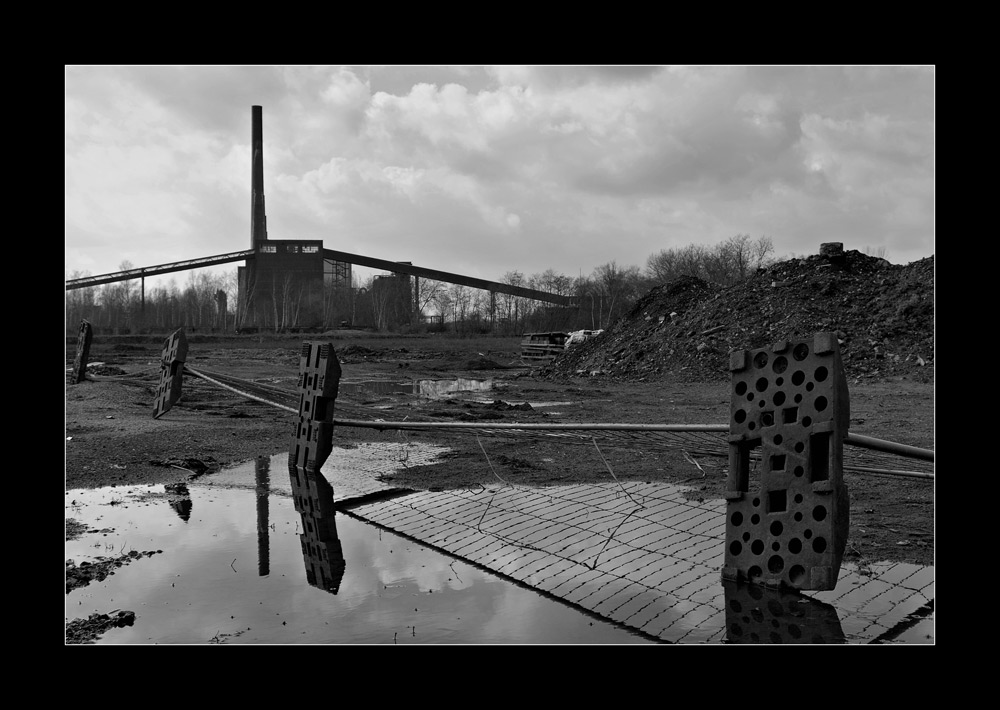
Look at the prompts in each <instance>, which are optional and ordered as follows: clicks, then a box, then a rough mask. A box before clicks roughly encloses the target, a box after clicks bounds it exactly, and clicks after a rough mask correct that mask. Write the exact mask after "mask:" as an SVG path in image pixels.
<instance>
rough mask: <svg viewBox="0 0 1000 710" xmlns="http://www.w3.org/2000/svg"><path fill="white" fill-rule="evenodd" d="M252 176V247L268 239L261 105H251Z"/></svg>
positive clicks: (254, 247)
mask: <svg viewBox="0 0 1000 710" xmlns="http://www.w3.org/2000/svg"><path fill="white" fill-rule="evenodd" d="M250 113H251V122H252V124H253V128H252V132H251V140H250V142H251V146H250V150H251V155H252V158H251V160H252V163H251V168H250V171H251V176H250V247H251V248H252V249H256V248H257V243H258V242H261V241H263V240H265V239H267V216H266V215H265V213H264V118H263V109H262V108H261V107H260V106H251V107H250Z"/></svg>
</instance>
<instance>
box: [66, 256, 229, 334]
mask: <svg viewBox="0 0 1000 710" xmlns="http://www.w3.org/2000/svg"><path fill="white" fill-rule="evenodd" d="M118 268H119V269H120V270H121V271H128V270H130V269H133V268H135V267H134V266H133V265H132V263H131V262H129V261H123V262H122V263H121V264H120V265H119V267H118ZM84 276H87V274H83V273H80V272H78V271H76V272H73V273H72V274H70V276H69V278H70V279H78V278H83V277H84ZM222 304H225V308H220V306H221V305H222ZM235 304H236V273H235V272H233V273H232V274H210V273H206V272H204V271H191V272H189V273H188V276H187V280H186V282H185V283H184V285H183V286H179V285H178V284H177V281H176V280H175V279H171V280H170V281H169V282H168V283H167V284H166V285H157V286H154V287H151V288H149V289H147V290H146V291H145V293H143V287H142V281H141V280H140V279H133V280H131V281H119V282H116V283H109V284H103V285H101V286H92V287H88V288H81V289H74V290H71V291H67V292H66V325H67V329H68V330H74V329H75V328H76V326H77V325H78V324H79V322H80V321H81V320H87V321H89V322H90V323H91V325H92V326H94V327H96V328H100V329H104V330H107V331H108V332H115V333H130V332H142V331H149V330H155V331H162V330H164V329H169V328H177V327H181V326H186V327H189V328H203V329H213V328H214V329H220V330H225V329H227V328H229V327H231V325H232V318H233V312H232V308H233V307H234V306H235Z"/></svg>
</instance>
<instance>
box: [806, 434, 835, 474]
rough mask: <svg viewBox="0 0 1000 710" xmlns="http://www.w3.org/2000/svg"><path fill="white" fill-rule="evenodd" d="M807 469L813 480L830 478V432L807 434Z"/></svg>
mask: <svg viewBox="0 0 1000 710" xmlns="http://www.w3.org/2000/svg"><path fill="white" fill-rule="evenodd" d="M809 470H810V472H811V475H812V478H811V479H810V480H813V481H826V480H828V479H829V478H830V432H819V433H816V434H810V435H809Z"/></svg>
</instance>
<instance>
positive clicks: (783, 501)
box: [767, 488, 788, 535]
mask: <svg viewBox="0 0 1000 710" xmlns="http://www.w3.org/2000/svg"><path fill="white" fill-rule="evenodd" d="M786 510H788V492H787V491H786V490H785V489H784V488H782V489H781V490H778V491H768V492H767V512H768V513H783V512H785V511H786ZM775 525H777V526H778V532H774V526H775ZM771 534H772V535H780V534H781V523H780V522H778V521H777V520H775V521H774V523H773V524H772V525H771Z"/></svg>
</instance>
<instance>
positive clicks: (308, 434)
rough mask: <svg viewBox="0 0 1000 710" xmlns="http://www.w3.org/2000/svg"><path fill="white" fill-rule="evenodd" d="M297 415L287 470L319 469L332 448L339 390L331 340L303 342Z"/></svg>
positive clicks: (314, 470) (335, 358)
mask: <svg viewBox="0 0 1000 710" xmlns="http://www.w3.org/2000/svg"><path fill="white" fill-rule="evenodd" d="M298 389H299V414H298V421H297V422H296V426H295V436H294V438H293V439H292V447H291V451H290V452H289V457H288V465H289V470H290V471H291V469H293V468H295V467H302V468H305V469H307V470H308V471H310V472H314V473H315V472H318V471H319V470H320V468H322V466H323V463H324V462H325V461H326V459H327V457H328V456H329V455H330V451H332V450H333V405H334V402H335V401H336V399H337V392H338V390H339V389H340V362H339V360H338V359H337V353H336V352H335V351H334V349H333V345H332V344H330V343H309V342H307V343H303V345H302V353H301V355H300V357H299V382H298Z"/></svg>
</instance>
